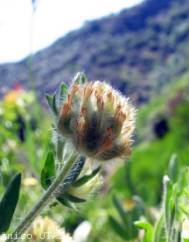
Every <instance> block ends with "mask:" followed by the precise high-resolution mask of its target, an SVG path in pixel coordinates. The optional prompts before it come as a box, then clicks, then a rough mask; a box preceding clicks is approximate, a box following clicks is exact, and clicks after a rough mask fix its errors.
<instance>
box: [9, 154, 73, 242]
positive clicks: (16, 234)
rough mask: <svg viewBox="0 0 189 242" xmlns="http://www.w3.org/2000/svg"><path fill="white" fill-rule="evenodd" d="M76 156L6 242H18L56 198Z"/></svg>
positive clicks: (70, 160) (68, 162)
mask: <svg viewBox="0 0 189 242" xmlns="http://www.w3.org/2000/svg"><path fill="white" fill-rule="evenodd" d="M75 158H76V157H75V156H74V157H73V156H72V157H71V158H70V159H69V160H68V161H67V162H66V163H65V165H64V167H63V168H62V170H61V172H60V173H59V175H58V176H57V177H56V178H55V180H54V181H53V183H52V184H51V185H50V186H49V188H48V190H47V191H46V192H45V193H44V194H43V196H42V197H41V198H40V200H39V201H38V202H37V204H36V205H35V206H34V207H33V209H32V210H31V211H30V212H29V213H28V214H27V215H26V217H25V218H24V219H23V220H22V221H21V223H20V224H19V225H18V227H17V228H16V230H15V231H14V232H13V234H12V235H11V236H10V238H8V240H7V241H6V242H11V241H17V240H19V238H20V236H21V235H22V234H23V233H24V232H25V231H26V230H27V229H28V228H29V226H30V225H31V223H32V222H33V221H34V219H35V218H36V217H37V216H38V215H39V213H40V212H41V211H42V209H43V208H45V207H46V206H47V205H48V204H49V202H50V201H51V200H52V199H53V198H54V193H55V192H56V191H57V189H58V187H59V185H60V184H61V183H62V182H63V180H64V179H65V177H66V175H67V174H68V172H69V171H70V169H71V167H72V165H73V163H74V161H75Z"/></svg>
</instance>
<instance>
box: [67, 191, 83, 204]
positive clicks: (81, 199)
mask: <svg viewBox="0 0 189 242" xmlns="http://www.w3.org/2000/svg"><path fill="white" fill-rule="evenodd" d="M64 197H65V198H66V199H67V200H69V201H70V202H73V203H83V202H86V200H85V199H83V198H79V197H75V196H73V195H71V194H69V193H65V195H64Z"/></svg>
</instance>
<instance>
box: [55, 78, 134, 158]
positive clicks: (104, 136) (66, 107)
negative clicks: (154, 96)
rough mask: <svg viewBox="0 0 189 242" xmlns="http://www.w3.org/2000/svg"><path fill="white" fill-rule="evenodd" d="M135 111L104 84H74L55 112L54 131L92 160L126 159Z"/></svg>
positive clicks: (116, 92) (124, 99)
mask: <svg viewBox="0 0 189 242" xmlns="http://www.w3.org/2000/svg"><path fill="white" fill-rule="evenodd" d="M134 120H135V109H134V107H133V106H132V105H131V104H130V103H129V101H128V99H127V98H125V97H123V96H122V95H121V94H120V93H119V92H118V91H115V90H114V89H113V88H112V87H111V86H110V85H108V84H106V83H105V82H99V81H94V82H87V83H84V84H74V85H73V86H72V87H71V88H70V90H69V92H68V96H67V99H66V101H65V102H64V104H63V105H62V107H61V109H60V111H59V120H58V130H59V132H60V133H61V134H62V135H63V136H64V137H66V138H67V139H68V140H70V141H71V143H72V144H73V146H74V148H75V149H76V151H77V152H78V153H80V154H83V155H86V156H87V157H89V158H93V159H96V160H110V159H113V158H118V157H121V158H122V157H124V156H128V155H129V154H130V152H131V149H130V146H131V144H132V133H133V130H134Z"/></svg>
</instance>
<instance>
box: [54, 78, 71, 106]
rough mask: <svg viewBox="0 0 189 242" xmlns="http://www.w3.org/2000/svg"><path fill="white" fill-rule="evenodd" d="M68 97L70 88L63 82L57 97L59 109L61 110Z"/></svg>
mask: <svg viewBox="0 0 189 242" xmlns="http://www.w3.org/2000/svg"><path fill="white" fill-rule="evenodd" d="M67 96H68V86H67V85H66V84H65V83H64V82H62V83H61V85H60V87H59V89H58V93H57V95H56V99H57V100H56V101H57V107H58V109H60V108H61V107H62V105H63V104H64V102H65V100H66V99H67Z"/></svg>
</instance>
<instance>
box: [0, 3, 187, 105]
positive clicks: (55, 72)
mask: <svg viewBox="0 0 189 242" xmlns="http://www.w3.org/2000/svg"><path fill="white" fill-rule="evenodd" d="M188 41H189V0H158V1H157V0H146V1H145V2H143V3H142V4H140V5H138V6H136V7H133V8H131V9H126V10H123V11H121V12H120V13H119V14H115V15H110V16H107V17H104V18H102V19H99V20H95V21H91V22H88V23H86V24H85V25H84V26H83V27H82V28H81V29H79V30H76V31H73V32H71V33H69V34H67V35H66V36H65V37H63V38H61V39H59V40H58V41H56V42H55V43H54V44H53V45H52V46H50V47H48V48H46V49H44V50H42V51H40V52H38V53H36V54H35V55H34V56H33V60H32V70H31V71H29V69H28V59H24V60H23V61H21V62H19V63H13V64H4V65H0V83H1V87H0V88H1V92H2V91H3V90H4V87H11V86H12V85H13V84H14V83H15V82H18V83H21V84H23V85H24V86H26V87H29V86H30V81H29V80H30V79H31V78H30V77H31V73H32V78H33V79H34V80H35V87H36V90H37V91H38V92H39V94H41V93H44V92H51V91H53V90H55V88H56V86H57V85H58V83H60V81H62V80H63V81H68V80H70V78H71V77H73V75H74V73H76V72H78V71H85V72H86V74H87V75H88V76H89V78H90V79H93V78H95V79H105V80H109V81H110V82H111V83H112V84H113V85H114V86H116V87H117V88H119V89H120V90H121V91H122V92H126V93H127V94H130V95H132V98H133V99H135V100H136V101H137V102H139V103H142V102H145V101H147V100H148V99H149V97H150V96H151V95H153V94H154V93H159V92H161V90H162V88H164V86H165V85H167V84H168V83H170V82H172V81H175V80H176V78H177V77H178V76H179V75H180V74H182V73H183V72H185V71H186V69H187V67H188V60H189V48H188Z"/></svg>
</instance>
